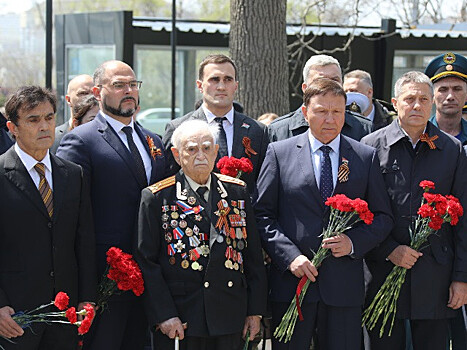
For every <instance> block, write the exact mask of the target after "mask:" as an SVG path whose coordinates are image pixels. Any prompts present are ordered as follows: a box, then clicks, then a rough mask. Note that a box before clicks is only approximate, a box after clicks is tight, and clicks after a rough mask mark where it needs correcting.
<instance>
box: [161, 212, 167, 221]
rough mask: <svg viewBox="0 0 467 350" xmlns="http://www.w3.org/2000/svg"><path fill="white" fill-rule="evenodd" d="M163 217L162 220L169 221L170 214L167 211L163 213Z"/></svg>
mask: <svg viewBox="0 0 467 350" xmlns="http://www.w3.org/2000/svg"><path fill="white" fill-rule="evenodd" d="M161 218H162V221H169V216H168V215H167V214H165V213H164V214H162V216H161Z"/></svg>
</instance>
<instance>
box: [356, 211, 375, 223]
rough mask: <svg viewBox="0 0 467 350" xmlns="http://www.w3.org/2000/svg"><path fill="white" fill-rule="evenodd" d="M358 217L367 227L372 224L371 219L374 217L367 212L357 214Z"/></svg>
mask: <svg viewBox="0 0 467 350" xmlns="http://www.w3.org/2000/svg"><path fill="white" fill-rule="evenodd" d="M359 216H360V219H362V220H363V222H364V223H365V224H367V225H371V223H372V222H373V219H374V215H373V213H372V212H371V211H369V210H367V211H365V212H363V213H361V214H359Z"/></svg>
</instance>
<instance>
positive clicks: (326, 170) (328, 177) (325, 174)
mask: <svg viewBox="0 0 467 350" xmlns="http://www.w3.org/2000/svg"><path fill="white" fill-rule="evenodd" d="M319 149H320V150H321V151H322V152H323V158H322V160H321V177H320V180H319V192H320V194H321V198H323V201H324V202H326V200H327V199H328V198H329V197H331V195H332V191H333V187H334V186H333V183H332V166H331V157H329V152H331V151H332V148H331V147H329V146H321V147H320V148H319Z"/></svg>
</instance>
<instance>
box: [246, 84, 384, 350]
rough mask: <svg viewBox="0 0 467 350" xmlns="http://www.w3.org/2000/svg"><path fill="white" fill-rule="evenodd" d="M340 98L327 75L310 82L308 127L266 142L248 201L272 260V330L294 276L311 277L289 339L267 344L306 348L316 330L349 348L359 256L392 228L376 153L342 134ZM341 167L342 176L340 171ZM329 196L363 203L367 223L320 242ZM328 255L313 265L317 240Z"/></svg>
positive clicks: (356, 317) (355, 325)
mask: <svg viewBox="0 0 467 350" xmlns="http://www.w3.org/2000/svg"><path fill="white" fill-rule="evenodd" d="M345 99H346V95H345V92H344V90H343V89H342V87H341V85H340V84H339V83H337V82H335V81H332V80H330V79H325V78H324V79H323V78H322V79H316V80H315V81H313V82H312V84H311V85H310V86H309V87H308V88H307V90H306V91H305V94H304V106H303V114H304V115H306V118H307V121H308V123H309V131H308V132H306V133H304V134H302V135H298V136H296V137H293V138H290V139H287V140H283V141H279V142H273V143H271V144H270V145H269V148H268V151H267V153H266V157H265V159H264V163H263V167H262V168H261V173H260V176H259V179H258V183H257V188H258V197H257V198H256V200H255V202H254V209H255V213H256V220H257V222H258V230H259V232H260V235H261V238H262V241H263V247H264V249H265V250H266V252H267V253H268V255H269V256H270V257H271V259H272V266H271V275H270V288H271V295H270V298H271V301H272V329H275V328H276V327H277V326H278V324H279V323H280V321H281V319H282V317H283V316H284V314H285V312H286V310H287V308H288V306H289V304H290V301H291V300H292V299H293V297H294V294H295V291H296V288H297V284H298V282H299V279H300V278H301V277H303V276H305V275H306V276H307V277H308V279H310V280H311V281H312V283H311V285H310V287H309V288H308V291H307V294H306V296H305V299H304V301H303V304H302V312H303V317H304V321H302V322H297V324H296V326H295V332H294V334H293V336H292V339H291V341H290V343H285V344H284V343H281V342H279V341H278V340H276V339H273V349H309V347H310V342H311V336H312V333H313V331H314V329H315V328H317V340H318V343H319V346H320V348H322V349H326V350H333V349H336V350H343V349H348V350H355V349H360V346H361V333H362V332H361V311H362V305H363V299H364V282H363V257H364V255H365V254H366V252H368V251H369V250H370V249H372V248H374V247H375V246H377V245H378V244H379V243H380V242H381V241H383V240H384V239H385V237H386V236H387V234H388V233H389V231H390V229H391V227H392V216H391V210H390V207H389V200H388V196H387V193H386V191H385V190H384V188H383V186H384V182H383V178H382V176H381V172H380V169H379V161H378V156H377V154H376V151H375V150H374V149H373V148H371V147H367V146H365V145H362V144H360V143H359V142H356V141H354V140H352V139H350V138H348V137H346V136H343V135H341V134H340V131H341V129H342V126H343V124H344V111H345ZM341 172H343V174H345V176H341V175H342V174H341V175H339V176H338V173H341ZM332 194H345V195H347V196H348V197H349V198H352V199H354V198H357V197H358V198H361V199H364V200H366V201H367V202H368V205H369V208H370V210H371V211H372V212H373V213H374V221H373V223H372V224H371V225H369V226H367V225H364V224H357V225H356V226H355V227H353V228H352V229H350V230H348V231H346V233H341V234H339V235H337V236H335V237H332V238H328V239H326V240H325V241H323V242H322V241H321V240H322V238H321V234H322V232H323V228H324V227H326V225H327V220H328V216H329V208H327V207H326V206H325V204H324V202H325V200H326V199H327V198H328V197H330V196H331V195H332ZM321 244H322V245H323V247H324V248H328V249H330V251H331V253H332V256H329V257H328V258H327V259H325V260H324V262H323V264H322V265H321V266H320V267H319V271H318V270H317V267H316V266H313V264H312V263H311V260H312V257H313V251H315V252H316V251H317V250H318V248H319V246H320V245H321Z"/></svg>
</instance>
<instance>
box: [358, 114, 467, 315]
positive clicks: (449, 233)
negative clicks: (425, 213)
mask: <svg viewBox="0 0 467 350" xmlns="http://www.w3.org/2000/svg"><path fill="white" fill-rule="evenodd" d="M426 132H427V133H428V135H429V136H430V137H433V136H434V135H438V139H437V140H435V141H434V144H435V146H436V149H430V148H429V147H428V145H427V144H426V143H425V142H419V145H418V146H417V148H416V151H414V150H413V147H412V143H411V142H410V141H409V140H408V137H407V136H406V135H405V134H404V133H403V131H402V129H401V128H400V126H399V123H398V121H397V120H395V121H393V122H392V123H391V124H390V125H389V126H387V127H385V128H383V129H380V130H378V131H375V132H374V133H372V134H370V135H368V136H367V137H365V138H364V139H363V140H362V143H365V144H367V145H370V146H373V147H375V148H376V149H377V151H378V155H379V159H380V162H381V171H382V173H383V177H384V182H385V186H386V189H387V192H388V193H389V197H390V200H391V206H392V210H393V213H394V219H395V225H394V228H393V230H392V231H391V234H390V235H389V236H388V237H387V238H386V239H385V240H384V242H382V243H381V245H380V246H379V247H377V248H375V249H374V250H373V251H372V252H371V253H370V254H369V255H368V257H367V259H366V262H367V264H368V267H369V269H370V271H371V274H372V275H373V279H372V281H371V282H370V285H369V289H368V298H367V299H368V301H369V302H371V298H372V297H373V296H374V295H375V294H376V292H377V291H378V290H379V287H380V286H381V285H382V283H383V282H384V280H385V278H386V276H387V275H388V274H389V273H390V271H391V270H392V268H393V266H394V265H393V264H392V263H391V262H390V261H387V260H386V258H387V257H388V255H389V254H390V253H391V252H392V251H393V250H394V249H395V248H396V247H398V246H399V245H401V244H403V245H410V233H409V227H410V226H411V225H412V224H413V222H414V219H415V218H416V216H417V210H418V208H419V207H420V203H421V198H422V193H423V189H422V188H420V187H419V183H420V181H422V180H430V181H433V182H434V183H435V186H436V189H435V190H434V191H431V192H433V193H441V194H443V195H446V194H452V195H454V196H456V197H458V198H459V199H460V201H461V204H462V206H463V207H464V208H466V205H467V193H466V189H467V178H466V175H465V174H466V172H467V159H466V156H465V153H464V150H463V149H462V145H461V143H460V142H459V141H458V140H457V139H455V138H454V137H452V136H450V135H447V134H445V133H444V132H442V131H441V130H439V129H438V128H437V127H436V126H434V125H433V124H432V123H430V122H428V124H427V127H426ZM466 224H467V216H466V215H465V214H464V215H463V216H462V217H461V218H460V219H459V224H458V225H457V226H454V227H452V226H450V225H449V224H444V225H443V226H442V228H441V230H439V231H438V233H437V234H436V235H431V236H430V237H429V239H428V241H429V243H430V244H429V245H427V246H425V247H424V248H423V249H422V250H421V252H422V253H423V256H422V257H420V258H419V259H418V260H417V262H416V263H415V265H414V267H413V268H412V269H410V270H408V271H407V276H406V278H405V283H404V285H403V287H402V290H401V293H400V296H399V301H398V305H397V317H400V318H412V319H440V318H447V317H453V316H454V315H455V311H454V310H452V309H450V308H448V307H447V306H446V304H447V300H449V285H450V284H451V282H452V281H460V282H467V236H466Z"/></svg>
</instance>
